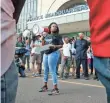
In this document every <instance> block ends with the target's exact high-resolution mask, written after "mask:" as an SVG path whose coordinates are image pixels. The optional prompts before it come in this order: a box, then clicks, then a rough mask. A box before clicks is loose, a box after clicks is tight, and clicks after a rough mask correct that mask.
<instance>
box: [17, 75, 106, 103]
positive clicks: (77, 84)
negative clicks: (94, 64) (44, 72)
mask: <svg viewBox="0 0 110 103" xmlns="http://www.w3.org/2000/svg"><path fill="white" fill-rule="evenodd" d="M42 85H43V78H42V77H41V78H35V77H34V78H32V77H27V78H19V86H18V92H17V98H16V103H106V95H105V89H104V88H103V86H102V85H101V83H100V82H99V81H95V80H92V79H91V80H89V81H86V80H84V79H80V80H74V79H68V80H63V81H62V80H59V89H60V95H56V96H48V92H46V93H39V92H38V91H39V89H40V88H41V86H42ZM51 89H52V81H51V79H50V80H49V92H50V90H51Z"/></svg>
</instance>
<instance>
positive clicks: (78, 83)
mask: <svg viewBox="0 0 110 103" xmlns="http://www.w3.org/2000/svg"><path fill="white" fill-rule="evenodd" d="M59 81H60V82H63V83H69V84H77V85H84V86H91V87H98V88H104V86H100V85H92V84H85V83H80V82H69V81H63V80H59Z"/></svg>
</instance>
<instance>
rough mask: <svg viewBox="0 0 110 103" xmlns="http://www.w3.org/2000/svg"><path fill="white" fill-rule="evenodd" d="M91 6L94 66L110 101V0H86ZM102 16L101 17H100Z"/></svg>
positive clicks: (90, 19)
mask: <svg viewBox="0 0 110 103" xmlns="http://www.w3.org/2000/svg"><path fill="white" fill-rule="evenodd" d="M85 1H87V3H88V5H89V8H90V18H89V21H90V32H91V44H92V50H93V54H94V67H95V69H96V72H97V74H98V78H99V80H100V81H101V82H102V84H103V85H104V86H105V88H106V93H107V102H108V103H110V0H106V1H105V0H85ZM100 17H101V18H100Z"/></svg>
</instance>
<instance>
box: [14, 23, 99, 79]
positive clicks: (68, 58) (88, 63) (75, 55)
mask: <svg viewBox="0 0 110 103" xmlns="http://www.w3.org/2000/svg"><path fill="white" fill-rule="evenodd" d="M53 24H55V23H53ZM56 25H57V24H56ZM57 35H58V34H57ZM49 36H51V35H50V34H49ZM59 36H60V37H61V35H59ZM78 37H79V38H77V39H76V38H75V37H72V38H70V37H68V35H67V36H62V37H61V40H60V42H61V44H62V47H61V48H58V54H59V57H58V58H59V59H58V63H57V66H56V74H57V76H58V77H60V78H61V79H62V80H64V79H67V78H69V77H70V76H73V77H74V79H79V78H80V71H81V72H82V75H83V76H84V77H85V79H86V80H88V79H89V73H90V75H94V79H97V80H98V77H97V74H96V72H95V70H94V66H93V57H94V56H93V52H92V49H91V43H90V39H88V38H89V37H86V38H85V39H84V33H79V34H78ZM45 38H46V37H45ZM49 38H50V37H49ZM50 39H51V38H50ZM42 40H43V42H42ZM45 42H46V44H47V42H50V40H49V39H48V40H47V41H46V39H44V37H42V36H41V35H36V36H34V37H33V39H32V40H30V39H29V38H25V39H23V37H22V36H19V37H18V38H17V43H16V47H23V48H25V49H26V50H27V52H26V53H25V54H24V55H23V56H21V57H20V58H19V59H20V60H21V65H22V66H21V67H20V68H19V73H20V76H21V77H26V74H25V70H26V69H27V70H28V71H30V72H31V73H32V76H33V77H40V76H41V71H42V69H43V68H45V63H44V64H43V63H42V62H43V55H44V54H45V53H44V51H40V48H41V46H43V45H44V44H45ZM15 57H16V56H15ZM15 60H18V59H15ZM17 63H18V62H17ZM52 67H54V65H53V66H52ZM80 69H81V70H80ZM88 70H89V73H88ZM22 71H24V72H22ZM93 72H95V73H93Z"/></svg>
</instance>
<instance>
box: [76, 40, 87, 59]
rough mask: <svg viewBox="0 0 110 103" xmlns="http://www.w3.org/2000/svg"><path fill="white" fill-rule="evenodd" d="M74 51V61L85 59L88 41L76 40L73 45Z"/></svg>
mask: <svg viewBox="0 0 110 103" xmlns="http://www.w3.org/2000/svg"><path fill="white" fill-rule="evenodd" d="M74 48H75V49H76V59H87V49H88V41H87V40H85V39H82V40H80V39H79V40H76V41H75V44H74Z"/></svg>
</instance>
